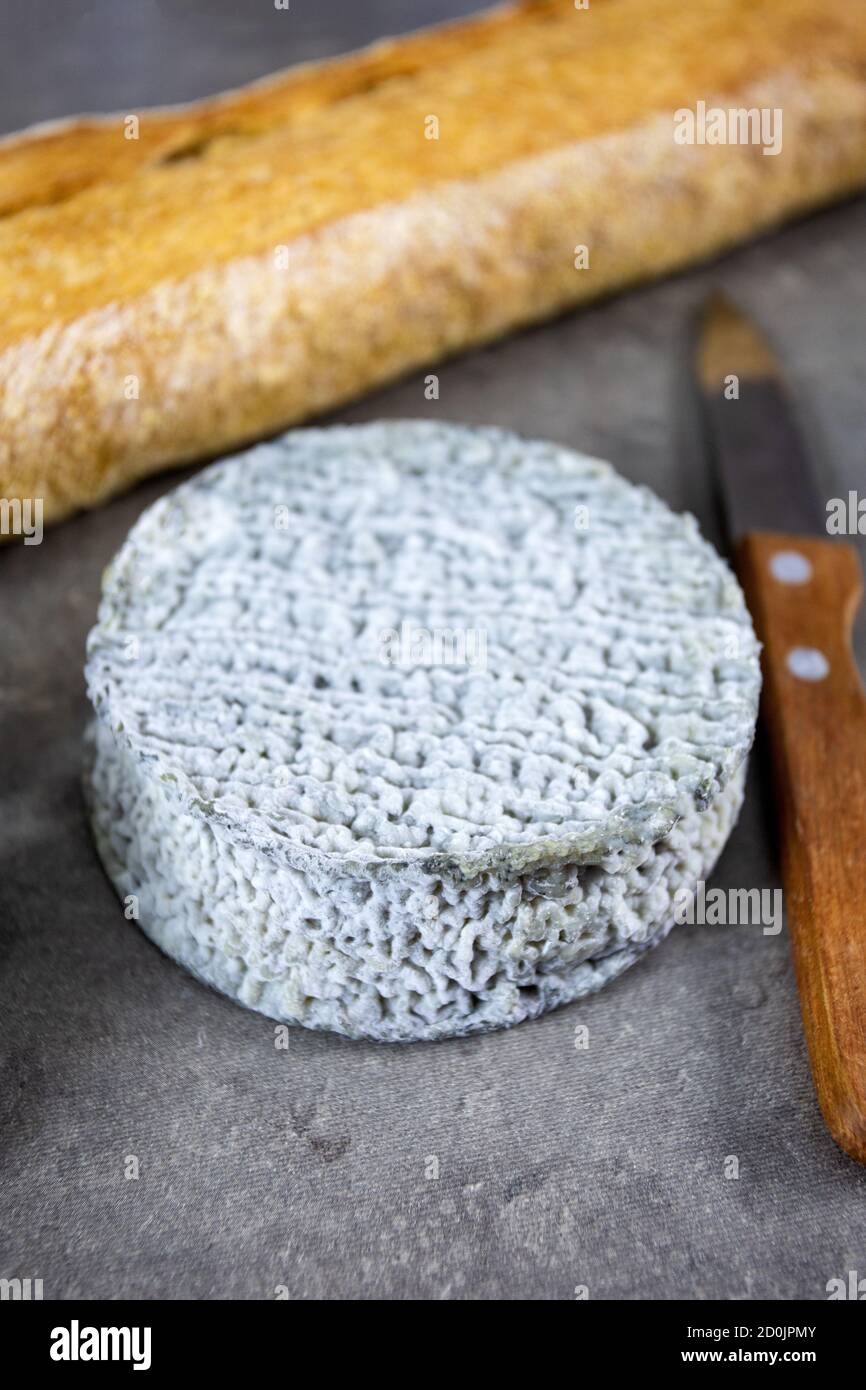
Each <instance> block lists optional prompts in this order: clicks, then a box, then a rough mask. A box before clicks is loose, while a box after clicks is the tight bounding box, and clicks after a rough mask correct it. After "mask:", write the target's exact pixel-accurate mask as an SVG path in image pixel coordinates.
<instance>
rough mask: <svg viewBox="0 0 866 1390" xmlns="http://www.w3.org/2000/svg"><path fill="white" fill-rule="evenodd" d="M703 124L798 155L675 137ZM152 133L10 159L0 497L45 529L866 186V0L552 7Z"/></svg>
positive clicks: (14, 149) (11, 150)
mask: <svg viewBox="0 0 866 1390" xmlns="http://www.w3.org/2000/svg"><path fill="white" fill-rule="evenodd" d="M701 102H704V103H705V104H706V107H707V108H717V107H718V108H723V109H730V108H732V107H738V108H740V107H742V108H759V109H767V110H769V111H774V110H781V111H782V113H783V122H784V124H783V141H782V146H781V149H780V150H779V152H778V153H777V154H775V155H773V156H772V157H765V154H764V151H763V150H762V149H761V148H759V147H756V145H755V144H734V143H731V144H709V143H705V144H701V143H693V144H679V143H677V141H676V140H675V138H674V128H675V113H676V112H677V111H679V110H682V109H689V110H693V109H697V106H698V104H699V103H701ZM431 117H435V121H436V122H438V129H437V128H436V126H435V125H434V124H433V123H431V120H430V118H431ZM139 133H140V139H139V140H138V141H135V140H126V139H124V118H123V117H122V116H118V117H115V118H113V119H112V118H105V119H104V120H102V121H88V122H84V123H70V124H66V125H61V126H56V127H52V128H48V129H46V128H44V127H37V128H35V129H34V130H33V131H32V132H24V133H23V134H22V135H20V136H17V137H13V138H11V139H9V140H6V141H5V142H3V144H2V145H0V207H3V208H5V209H6V215H5V216H3V217H0V304H2V306H3V314H2V321H0V420H2V426H3V428H2V431H0V496H4V497H21V498H25V497H41V498H42V499H43V507H44V518H45V520H46V521H52V520H57V519H59V518H61V517H63V516H65V515H68V514H69V513H71V512H73V511H75V510H76V509H78V508H81V507H87V506H93V505H95V504H97V503H99V502H101V501H102V500H103V499H105V498H107V497H109V496H111V495H112V494H113V493H115V492H117V491H118V490H120V489H122V488H124V487H127V486H129V485H130V484H132V483H133V482H134V481H135V480H137V479H139V478H141V477H143V476H145V475H147V474H149V473H151V472H153V471H154V470H156V469H158V468H161V467H164V466H166V465H168V464H176V463H180V462H183V461H188V460H190V459H194V458H197V457H201V456H202V455H205V454H213V453H216V452H219V451H222V450H224V449H227V448H230V447H233V446H236V445H238V444H241V443H243V442H245V441H248V440H250V439H252V438H254V437H256V436H258V435H261V434H263V433H266V432H271V431H274V430H276V429H278V428H280V427H282V426H285V425H288V424H291V423H293V422H296V421H298V420H301V419H303V418H304V417H307V416H309V415H311V414H313V413H315V412H317V411H321V410H324V409H326V408H330V407H333V406H335V405H337V404H339V403H341V402H345V401H347V400H350V399H351V398H353V397H356V396H358V395H359V394H361V393H362V392H364V391H366V390H369V389H370V388H371V387H374V386H377V385H380V384H382V383H384V382H386V381H388V380H389V379H391V378H394V377H395V376H397V375H399V374H401V373H404V372H406V371H408V370H410V369H412V368H417V367H419V366H422V365H425V364H428V363H434V362H436V361H438V360H440V359H441V358H443V357H444V356H446V355H448V354H451V353H454V352H458V351H460V350H462V349H465V348H467V347H470V346H472V345H476V344H481V343H484V342H486V341H489V340H491V339H493V338H495V337H496V336H498V335H500V334H502V333H504V332H507V331H508V330H509V329H513V328H515V327H517V326H520V325H524V324H528V323H531V322H533V321H537V320H539V319H542V318H543V317H545V316H546V315H549V314H552V313H555V312H557V311H561V310H562V309H564V308H567V307H569V306H571V305H575V304H578V303H581V302H584V301H587V300H589V299H591V298H592V297H595V296H597V295H600V294H602V293H605V292H609V291H611V290H614V289H616V288H619V287H621V286H625V285H628V284H631V283H634V282H637V281H639V280H642V279H645V278H647V277H651V276H656V275H661V274H664V273H666V272H669V271H672V270H675V269H677V268H679V267H682V266H684V265H687V264H689V263H691V262H694V261H695V260H698V259H700V258H703V257H706V256H710V255H712V254H714V253H717V252H719V251H721V250H723V249H725V248H727V247H730V246H732V245H734V244H736V243H737V242H739V241H742V240H744V239H745V238H747V237H749V236H752V235H754V234H756V233H758V232H760V231H762V230H765V229H767V228H770V227H773V226H776V225H778V224H780V223H781V222H782V221H784V220H785V219H787V218H790V217H792V216H795V215H797V214H800V213H803V212H805V211H807V210H808V209H810V208H813V207H816V206H819V205H821V204H824V203H827V202H829V201H831V200H833V199H835V198H839V197H842V196H844V195H846V194H848V193H850V192H852V191H854V190H856V189H857V188H859V187H861V186H862V185H863V184H864V183H866V8H864V7H862V6H859V5H857V6H854V5H851V4H850V3H849V0H827V3H825V4H824V5H823V6H821V7H816V6H815V5H814V3H813V0H705V3H703V4H702V5H700V6H695V7H691V6H690V7H685V6H682V5H680V4H678V3H675V0H591V3H590V6H589V8H588V9H587V10H578V9H575V6H574V4H573V0H545V2H544V3H532V4H523V5H518V6H514V7H510V8H507V9H500V10H497V11H493V12H491V13H490V14H488V15H486V16H482V17H481V18H480V19H476V20H472V21H469V22H467V23H464V24H457V25H449V26H446V27H444V28H442V29H437V30H433V31H429V32H427V33H421V34H420V35H416V36H413V37H410V38H408V39H401V40H396V41H393V42H391V43H388V44H386V45H379V46H377V47H375V48H373V49H371V50H368V51H367V52H366V53H362V54H360V55H357V56H354V57H349V58H345V59H340V60H337V61H334V62H330V63H324V64H318V65H309V66H306V67H304V68H300V69H297V70H294V71H290V72H288V73H287V74H283V75H281V76H278V77H277V78H274V79H270V80H269V81H268V82H265V83H260V84H257V85H256V86H255V87H253V88H250V89H247V90H246V91H241V92H237V93H234V94H230V95H228V96H226V97H224V98H221V99H218V100H215V101H210V102H205V103H199V104H197V105H195V106H192V107H189V108H186V109H177V110H175V111H162V112H158V113H154V114H153V115H152V116H151V115H150V114H149V113H147V112H144V113H141V116H140V132H139ZM431 134H438V138H427V137H428V136H429V135H431ZM578 246H583V247H585V248H586V253H585V254H581V255H580V256H578V257H576V255H575V248H576V247H578ZM587 260H588V263H587Z"/></svg>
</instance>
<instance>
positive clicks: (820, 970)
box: [736, 532, 866, 1163]
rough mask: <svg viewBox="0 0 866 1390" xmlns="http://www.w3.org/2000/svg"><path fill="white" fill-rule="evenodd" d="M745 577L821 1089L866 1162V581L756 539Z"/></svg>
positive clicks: (828, 549)
mask: <svg viewBox="0 0 866 1390" xmlns="http://www.w3.org/2000/svg"><path fill="white" fill-rule="evenodd" d="M736 564H737V570H738V572H739V575H740V578H741V580H742V584H743V588H744V590H745V593H746V598H747V601H748V604H749V607H750V609H751V611H752V616H753V618H754V621H755V628H756V631H757V633H758V636H759V637H760V639H761V641H762V642H763V644H764V652H763V658H762V661H763V669H764V693H763V715H764V721H765V725H766V727H767V730H768V732H769V737H770V743H771V748H772V753H773V762H774V768H775V774H776V788H777V800H778V810H779V823H780V833H781V857H782V875H783V881H784V886H785V898H786V906H787V911H788V923H789V928H790V935H791V941H792V945H793V952H794V965H795V968H796V973H797V985H798V988H799V991H800V1007H801V1009H802V1013H803V1026H804V1030H805V1034H806V1042H807V1044H808V1048H809V1056H810V1058H811V1063H812V1073H813V1076H814V1079H815V1089H816V1091H817V1093H818V1101H819V1103H820V1106H821V1110H822V1112H823V1114H824V1119H825V1120H826V1122H827V1126H828V1128H829V1130H830V1133H831V1134H832V1135H833V1138H834V1139H835V1140H836V1142H837V1143H838V1144H839V1145H840V1146H841V1148H843V1149H844V1150H845V1152H846V1153H847V1154H850V1155H851V1157H852V1158H855V1159H857V1160H858V1161H859V1162H860V1163H866V692H864V690H863V686H862V684H861V681H860V676H859V673H858V671H857V666H856V663H855V661H854V656H853V653H852V650H851V627H852V624H853V621H854V616H855V614H856V612H857V608H858V604H859V601H860V597H861V594H862V591H863V584H862V579H861V574H860V566H859V563H858V559H857V554H856V552H855V551H854V549H853V548H852V547H851V546H850V545H846V544H844V543H843V542H841V541H832V540H811V539H806V538H804V537H801V536H786V535H776V534H773V533H770V532H755V533H753V534H751V535H747V536H746V537H745V539H744V540H743V541H742V542H741V543H740V546H739V547H738V550H737V555H736Z"/></svg>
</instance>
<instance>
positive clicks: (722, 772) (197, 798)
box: [85, 421, 760, 1040]
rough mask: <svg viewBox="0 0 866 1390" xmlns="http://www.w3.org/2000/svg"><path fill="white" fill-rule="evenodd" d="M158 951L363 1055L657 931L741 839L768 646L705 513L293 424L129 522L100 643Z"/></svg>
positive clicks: (504, 1011)
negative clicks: (358, 1047) (700, 520)
mask: <svg viewBox="0 0 866 1390" xmlns="http://www.w3.org/2000/svg"><path fill="white" fill-rule="evenodd" d="M87 682H88V690H89V693H90V698H91V700H92V702H93V705H94V707H95V710H96V715H97V718H96V720H95V721H94V723H93V725H92V726H91V728H90V730H89V732H88V737H87V750H88V756H87V770H86V777H85V783H86V790H87V796H88V802H89V806H90V813H91V818H92V822H93V827H94V832H95V837H96V843H97V845H98V848H99V851H100V854H101V856H102V859H103V862H104V864H105V867H106V869H107V872H108V874H109V876H110V877H111V879H112V881H113V882H114V884H115V886H116V888H117V891H118V892H119V893H120V895H121V897H123V898H127V897H129V896H130V895H132V896H134V897H135V898H136V900H137V901H138V904H139V920H140V925H141V926H142V928H143V929H144V931H145V932H146V933H147V934H148V935H149V936H150V937H151V938H152V939H153V940H154V941H156V942H157V944H158V945H159V946H161V947H162V948H163V950H165V951H166V952H167V953H168V954H169V955H171V956H173V957H174V958H175V959H176V960H178V961H180V962H181V963H182V964H183V965H185V966H186V967H187V968H188V969H189V970H191V971H192V972H193V973H194V974H196V975H197V976H199V977H200V978H201V979H203V980H205V981H207V982H208V983H209V984H211V985H214V986H215V987H216V988H218V989H220V990H222V991H224V992H225V993H226V994H229V995H230V996H231V997H233V998H235V999H237V1000H239V1001H240V1002H241V1003H244V1004H246V1005H248V1006H250V1007H252V1008H256V1009H259V1010H261V1011H262V1012H264V1013H266V1014H269V1015H270V1016H272V1017H274V1018H277V1019H281V1020H285V1021H288V1022H291V1023H298V1024H303V1025H305V1026H307V1027H313V1028H328V1029H332V1030H334V1031H337V1032H340V1033H344V1034H346V1035H348V1036H350V1037H369V1038H376V1039H382V1040H415V1039H432V1038H440V1037H446V1036H451V1035H460V1034H466V1033H472V1032H477V1031H480V1030H483V1029H488V1028H494V1027H500V1026H505V1025H508V1024H512V1023H517V1022H519V1021H521V1020H522V1019H525V1018H529V1017H532V1016H535V1015H537V1014H539V1013H541V1012H542V1011H543V1010H545V1009H548V1008H551V1007H553V1006H554V1005H557V1004H561V1003H565V1002H567V1001H568V1000H571V999H574V998H577V997H578V996H580V995H581V994H584V993H586V992H587V991H589V990H594V989H597V988H599V987H600V986H601V985H603V984H604V983H605V982H606V981H607V980H609V979H611V978H613V977H614V976H615V975H617V974H619V973H620V971H622V970H623V969H624V968H625V967H626V966H627V965H629V964H631V962H632V961H634V960H635V959H636V958H637V956H638V955H640V954H641V953H642V952H643V951H644V950H645V949H646V948H647V947H648V946H650V945H652V944H653V943H654V942H655V941H657V940H659V939H660V938H661V937H662V936H664V935H665V933H666V932H667V930H668V929H669V927H670V925H671V923H672V920H673V902H674V897H675V894H676V892H677V890H678V889H681V888H683V887H684V886H685V887H691V886H693V885H694V884H695V883H696V882H697V881H698V880H699V879H701V878H706V876H707V874H708V872H709V870H710V868H711V867H712V865H713V863H714V862H715V859H716V857H717V855H718V854H719V852H720V850H721V848H722V846H723V844H724V842H725V840H726V838H727V835H728V833H729V831H730V829H731V826H732V825H733V822H734V820H735V818H736V814H737V811H738V809H739V806H740V802H741V800H742V794H743V777H744V772H745V759H746V755H747V753H748V749H749V747H750V744H751V741H752V738H753V735H754V728H755V719H756V712H757V702H758V694H759V688H760V673H759V664H758V644H757V642H756V639H755V637H754V634H753V631H752V626H751V622H750V620H749V616H748V612H747V610H746V607H745V603H744V600H743V597H742V594H741V592H740V589H739V587H738V585H737V583H736V580H735V579H734V577H733V575H732V574H731V572H730V570H729V569H728V567H727V565H726V564H725V563H724V562H723V561H722V560H721V559H720V557H719V556H718V555H717V554H716V552H715V551H714V550H713V549H712V547H711V546H709V545H708V544H707V543H706V542H705V541H704V540H703V539H702V538H701V537H700V535H699V533H698V530H697V526H696V524H695V522H694V520H693V518H691V517H689V516H677V515H674V514H673V513H672V512H671V511H670V510H669V509H668V508H667V507H666V506H665V505H664V504H663V503H662V502H661V501H659V500H658V499H657V498H656V497H655V496H653V494H652V493H650V492H649V491H648V490H647V489H645V488H639V487H634V486H632V485H631V484H629V483H627V482H626V481H625V480H624V479H622V478H621V477H619V476H618V475H617V474H616V473H615V472H614V471H613V469H611V468H610V467H609V466H608V465H607V464H604V463H601V462H599V461H597V460H595V459H589V458H586V457H583V456H581V455H579V454H576V453H574V452H573V451H571V450H569V449H565V448H561V447H559V446H556V445H554V444H550V443H546V442H541V441H526V440H523V439H520V438H518V437H516V436H515V435H512V434H508V433H505V432H503V431H500V430H495V429H476V428H467V427H463V426H458V425H452V424H444V423H438V422H436V423H434V422H430V421H397V422H383V423H377V424H371V425H358V426H341V427H335V428H331V429H314V430H297V431H293V432H291V433H289V434H287V435H285V436H283V437H282V438H281V439H279V440H276V441H273V442H270V443H267V444H262V445H259V446H258V447H256V448H254V449H251V450H249V451H248V452H246V453H245V454H242V455H239V456H238V457H236V458H233V459H229V460H227V461H225V462H222V463H218V464H216V465H214V466H212V467H210V468H208V469H206V470H204V471H203V472H201V473H199V474H198V475H197V476H196V477H194V478H193V479H192V480H191V481H189V482H187V483H184V484H182V485H181V486H180V487H179V488H177V489H175V491H174V492H172V493H170V494H169V495H167V496H166V497H164V498H163V499H161V501H159V502H157V503H156V504H155V505H154V506H153V507H151V508H149V509H148V511H147V512H145V513H144V515H143V516H142V517H141V519H140V520H139V521H138V523H137V524H136V526H135V527H134V528H133V530H132V532H131V533H130V535H129V537H128V539H127V541H126V543H125V544H124V546H123V547H122V549H121V550H120V552H119V554H118V555H117V557H116V558H115V560H114V562H113V563H112V565H111V566H110V568H109V570H108V571H107V573H106V576H105V580H104V584H103V596H102V601H101V604H100V609H99V617H98V622H97V624H96V627H95V628H94V630H93V632H92V633H91V635H90V639H89V643H88V660H87Z"/></svg>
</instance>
